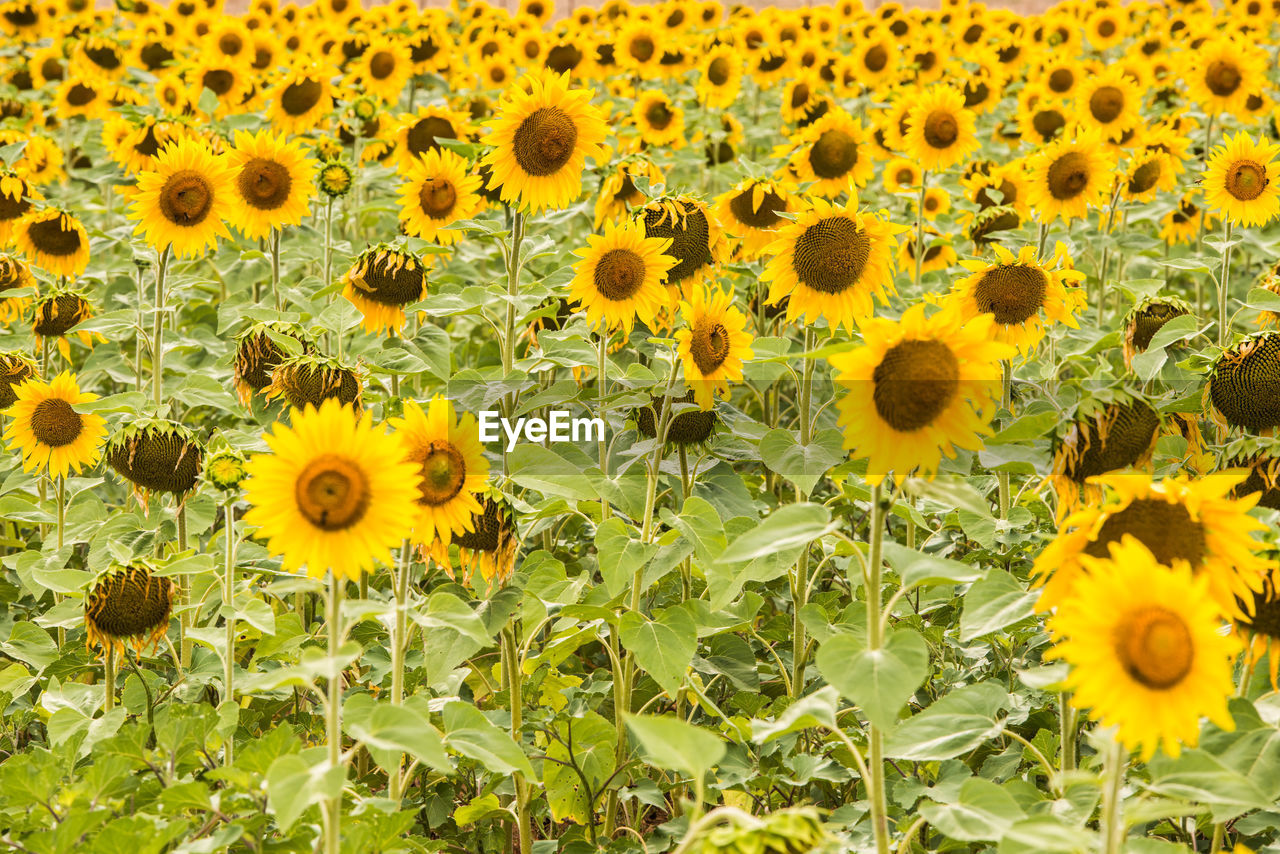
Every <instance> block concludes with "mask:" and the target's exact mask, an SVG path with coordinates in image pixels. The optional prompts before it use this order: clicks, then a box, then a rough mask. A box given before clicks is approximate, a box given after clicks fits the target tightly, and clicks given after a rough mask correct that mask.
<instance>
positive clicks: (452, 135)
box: [408, 116, 458, 155]
mask: <svg viewBox="0 0 1280 854" xmlns="http://www.w3.org/2000/svg"><path fill="white" fill-rule="evenodd" d="M457 138H458V132H457V131H456V130H454V127H453V124H452V123H451V122H450V121H449V120H448V119H445V118H441V117H440V116H427V117H426V118H425V119H421V120H419V121H417V122H415V123H414V125H413V127H411V128H409V134H408V142H409V151H410V152H412V153H413V154H418V155H421V154H425V153H426V152H428V151H430V150H432V149H439V148H440V143H438V142H436V140H437V139H457Z"/></svg>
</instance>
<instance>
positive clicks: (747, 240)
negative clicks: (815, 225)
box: [715, 178, 796, 261]
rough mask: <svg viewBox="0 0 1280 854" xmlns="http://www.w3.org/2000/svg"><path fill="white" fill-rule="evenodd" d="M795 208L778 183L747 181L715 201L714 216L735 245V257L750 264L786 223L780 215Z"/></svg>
mask: <svg viewBox="0 0 1280 854" xmlns="http://www.w3.org/2000/svg"><path fill="white" fill-rule="evenodd" d="M795 206H796V202H795V200H794V199H792V197H791V195H790V194H789V193H788V192H787V191H786V189H785V188H784V187H783V186H782V185H781V184H780V183H779V182H777V181H765V180H758V179H750V178H749V179H747V180H745V181H740V182H738V184H737V185H736V186H734V187H733V188H732V189H730V190H729V191H728V192H726V193H724V194H722V195H721V196H719V197H718V198H717V199H716V204H715V215H716V219H718V220H719V221H720V222H721V223H723V224H724V229H725V232H726V233H727V234H729V235H730V237H731V238H732V239H733V242H734V243H736V244H737V247H738V249H739V252H738V257H740V258H741V259H742V260H744V261H754V260H756V259H757V258H759V257H760V253H761V252H762V251H764V248H765V247H766V246H768V245H769V244H770V243H772V242H773V240H774V237H775V236H776V232H777V230H778V228H779V227H780V226H781V225H782V224H783V223H784V222H786V219H785V217H784V216H783V215H784V214H786V213H788V212H789V211H792V210H794V209H795Z"/></svg>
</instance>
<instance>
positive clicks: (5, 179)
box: [0, 172, 44, 245]
mask: <svg viewBox="0 0 1280 854" xmlns="http://www.w3.org/2000/svg"><path fill="white" fill-rule="evenodd" d="M43 198H44V196H42V195H40V191H39V190H38V189H36V187H35V185H33V184H31V183H30V182H29V181H28V180H27V179H26V178H25V177H23V176H22V175H19V174H18V173H16V172H4V173H3V174H0V245H7V244H8V243H9V242H10V240H11V239H12V237H13V233H14V231H15V226H16V225H17V223H18V222H20V221H21V220H22V218H23V217H25V216H26V215H27V214H28V213H30V211H31V205H32V202H34V201H40V200H41V199H43Z"/></svg>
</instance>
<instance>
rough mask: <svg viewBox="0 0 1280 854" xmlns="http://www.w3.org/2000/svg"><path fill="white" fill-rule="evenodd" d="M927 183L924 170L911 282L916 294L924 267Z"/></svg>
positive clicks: (927, 177)
mask: <svg viewBox="0 0 1280 854" xmlns="http://www.w3.org/2000/svg"><path fill="white" fill-rule="evenodd" d="M928 183H929V171H928V170H927V169H926V170H924V171H922V172H921V173H920V199H919V201H918V203H917V204H916V251H915V257H916V274H915V277H914V278H913V279H912V281H913V282H914V283H915V286H916V291H917V292H919V290H920V270H921V268H922V266H923V265H924V195H925V187H926V186H927V185H928Z"/></svg>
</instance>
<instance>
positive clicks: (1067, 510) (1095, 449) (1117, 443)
mask: <svg viewBox="0 0 1280 854" xmlns="http://www.w3.org/2000/svg"><path fill="white" fill-rule="evenodd" d="M1159 438H1160V416H1159V414H1158V413H1157V412H1156V411H1155V409H1154V408H1153V407H1152V406H1151V404H1150V403H1148V402H1147V401H1146V400H1145V399H1143V398H1141V397H1138V396H1136V395H1130V394H1128V393H1125V392H1119V391H1115V392H1113V391H1108V392H1107V393H1105V394H1100V395H1098V396H1097V397H1094V398H1089V399H1087V400H1085V401H1082V402H1081V404H1080V405H1079V406H1078V407H1077V409H1076V412H1075V415H1074V417H1072V418H1071V419H1070V420H1069V421H1068V422H1067V423H1066V424H1065V425H1064V427H1063V431H1062V432H1061V433H1060V434H1055V436H1054V437H1053V441H1052V447H1053V468H1052V470H1051V472H1050V474H1049V476H1048V477H1047V478H1046V482H1047V483H1049V484H1050V485H1051V486H1052V487H1053V491H1054V494H1055V495H1056V496H1057V497H1058V519H1059V520H1061V519H1064V518H1066V517H1067V516H1068V515H1069V514H1071V513H1073V512H1075V511H1076V510H1079V509H1080V508H1081V507H1082V506H1083V504H1082V503H1081V502H1082V501H1083V502H1084V504H1088V505H1097V504H1100V503H1101V502H1102V498H1103V490H1102V485H1101V484H1100V483H1099V482H1097V481H1095V480H1094V478H1096V477H1097V476H1098V475H1103V474H1107V473H1108V472H1113V471H1120V470H1123V469H1128V468H1143V467H1148V466H1149V464H1150V462H1151V455H1152V453H1153V452H1154V451H1155V446H1156V440H1157V439H1159Z"/></svg>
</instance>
